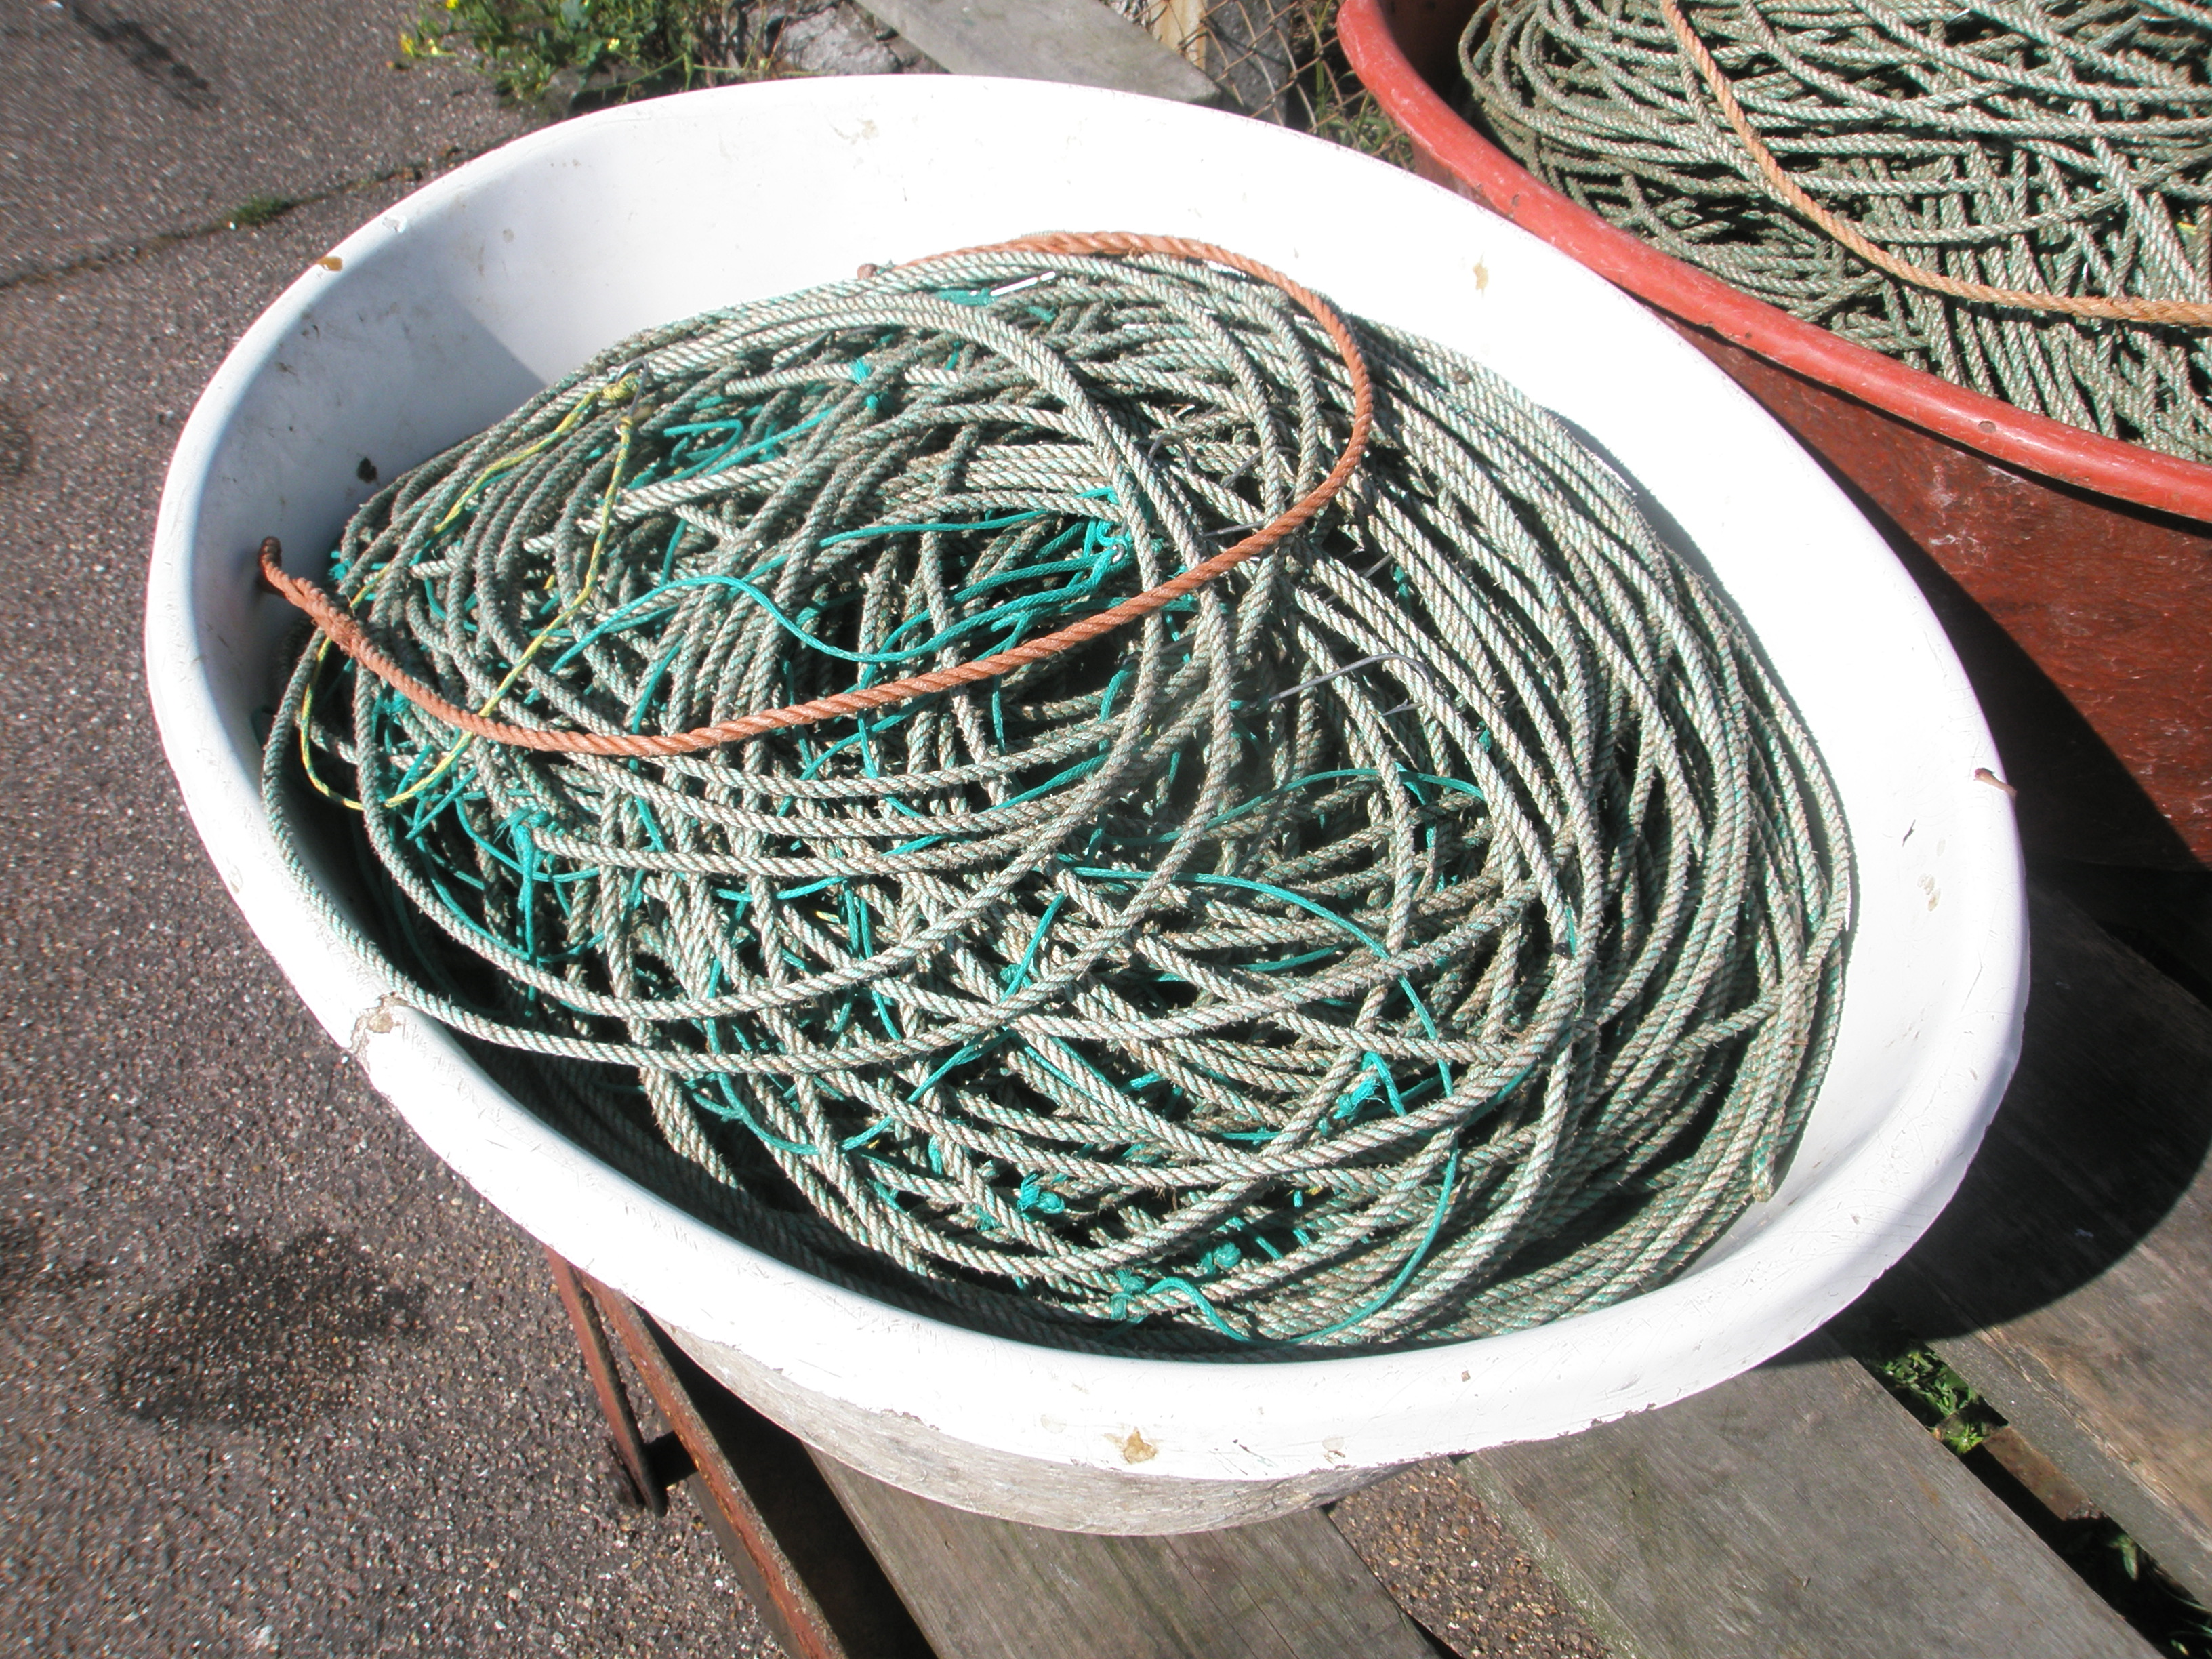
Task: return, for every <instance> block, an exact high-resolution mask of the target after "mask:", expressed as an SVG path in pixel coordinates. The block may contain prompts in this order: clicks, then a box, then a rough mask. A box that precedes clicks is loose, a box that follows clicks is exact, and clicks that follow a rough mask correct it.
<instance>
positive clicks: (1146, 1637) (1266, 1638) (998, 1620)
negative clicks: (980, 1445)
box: [815, 1453, 1435, 1659]
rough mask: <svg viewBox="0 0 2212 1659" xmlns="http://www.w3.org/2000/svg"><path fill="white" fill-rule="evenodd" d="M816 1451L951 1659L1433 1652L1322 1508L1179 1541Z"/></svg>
mask: <svg viewBox="0 0 2212 1659" xmlns="http://www.w3.org/2000/svg"><path fill="white" fill-rule="evenodd" d="M815 1461H816V1462H817V1463H818V1464H819V1465H820V1466H821V1469H822V1473H823V1476H824V1477H825V1478H826V1479H827V1480H829V1484H830V1486H831V1487H832V1488H834V1489H835V1490H836V1493H837V1496H838V1498H839V1499H840V1501H842V1503H843V1504H844V1506H845V1509H846V1511H847V1512H848V1514H850V1515H851V1516H852V1517H853V1520H854V1522H855V1524H857V1525H858V1526H859V1528H860V1532H861V1534H862V1536H864V1537H865V1538H866V1540H867V1541H868V1547H869V1548H871V1549H872V1550H873V1551H874V1552H875V1554H876V1559H878V1561H880V1562H882V1563H883V1566H884V1571H885V1572H887V1573H888V1574H889V1575H890V1579H891V1582H892V1583H894V1584H896V1586H897V1587H898V1590H899V1594H900V1595H902V1597H904V1598H905V1601H906V1604H907V1606H908V1607H910V1608H912V1609H913V1612H914V1616H915V1621H916V1622H917V1623H919V1624H920V1625H921V1629H922V1632H923V1634H925V1635H926V1636H927V1638H929V1642H930V1644H931V1646H932V1647H933V1648H934V1649H935V1650H937V1652H938V1654H939V1656H941V1659H1036V1656H1038V1655H1040V1654H1049V1655H1051V1656H1052V1659H1346V1656H1356V1659H1434V1654H1435V1650H1434V1649H1432V1648H1431V1646H1430V1645H1429V1644H1428V1642H1427V1640H1426V1638H1424V1637H1422V1636H1421V1634H1420V1633H1419V1632H1418V1631H1417V1630H1416V1629H1415V1628H1414V1627H1413V1625H1412V1623H1411V1622H1410V1621H1408V1620H1407V1618H1406V1616H1405V1614H1404V1613H1401V1612H1400V1611H1399V1609H1398V1607H1397V1604H1396V1603H1395V1602H1394V1601H1391V1600H1390V1598H1389V1595H1388V1594H1386V1593H1385V1592H1384V1590H1383V1587H1382V1586H1381V1585H1380V1584H1378V1583H1376V1581H1375V1577H1374V1575H1373V1574H1372V1573H1370V1572H1369V1571H1367V1568H1366V1565H1365V1564H1364V1563H1363V1562H1362V1561H1361V1560H1360V1559H1359V1558H1358V1555H1356V1554H1354V1553H1352V1547H1351V1546H1350V1545H1349V1544H1347V1543H1346V1542H1345V1541H1344V1539H1343V1537H1342V1535H1341V1534H1339V1533H1338V1532H1337V1530H1336V1528H1334V1527H1332V1526H1331V1525H1330V1524H1329V1523H1328V1519H1327V1517H1325V1516H1322V1514H1321V1513H1320V1512H1319V1511H1318V1510H1307V1511H1306V1512H1304V1513H1303V1514H1300V1515H1294V1516H1289V1517H1287V1518H1286V1519H1284V1520H1280V1521H1270V1522H1263V1523H1261V1525H1258V1526H1252V1527H1237V1528H1231V1530H1228V1531H1225V1532H1208V1533H1188V1534H1182V1535H1179V1536H1171V1537H1156V1538H1114V1537H1103V1536H1099V1535H1097V1534H1089V1533H1071V1532H1048V1531H1045V1530H1044V1529H1043V1528H1038V1527H1022V1526H1016V1525H1014V1524H1013V1523H1012V1522H1006V1521H994V1520H990V1519H987V1518H986V1517H985V1516H979V1515H969V1514H967V1513H965V1512H963V1511H962V1510H954V1509H948V1508H946V1507H945V1506H944V1505H943V1504H933V1503H931V1502H929V1501H928V1500H927V1499H926V1498H916V1497H914V1496H912V1495H911V1494H910V1493H907V1492H900V1491H898V1490H896V1488H894V1487H891V1486H884V1484H883V1483H882V1482H880V1481H878V1480H870V1479H869V1478H868V1477H867V1476H866V1475H864V1474H859V1473H857V1472H855V1471H854V1470H852V1469H849V1468H845V1467H844V1466H843V1465H842V1464H840V1463H838V1462H835V1461H834V1460H832V1459H830V1458H828V1457H824V1456H823V1455H820V1454H818V1453H817V1455H816V1458H815Z"/></svg>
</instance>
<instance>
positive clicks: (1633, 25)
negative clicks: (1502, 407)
mask: <svg viewBox="0 0 2212 1659" xmlns="http://www.w3.org/2000/svg"><path fill="white" fill-rule="evenodd" d="M2208 52H2212V11H2208V10H2206V9H2203V8H2202V7H2198V6H2193V5H2189V4H2169V3H2166V0H2088V3H2078V4H2067V3H2059V4H2050V3H2035V0H2024V3H2008V0H1975V3H1971V4H1966V5H1944V6H1928V5H1911V4H1908V5H1901V6H1896V7H1891V6H1884V5H1881V4H1878V3H1872V0H1812V3H1797V0H1791V3H1787V4H1772V3H1765V0H1725V3H1719V4H1713V5H1707V6H1692V7H1691V8H1690V9H1688V10H1687V11H1686V10H1685V9H1684V8H1683V6H1682V5H1681V4H1680V0H1626V3H1612V0H1606V3H1596V0H1486V3H1484V4H1482V5H1480V6H1479V7H1478V8H1477V9H1476V11H1475V14H1474V17H1473V18H1472V20H1471V21H1470V22H1469V24H1468V30H1467V33H1466V34H1465V35H1464V36H1463V37H1462V42H1461V59H1462V65H1463V67H1464V70H1465V71H1466V74H1467V77H1468V84H1469V86H1470V87H1471V88H1472V89H1473V92H1474V100H1475V103H1476V106H1477V107H1478V109H1479V111H1480V114H1481V116H1482V118H1483V119H1484V120H1485V122H1486V124H1487V125H1488V126H1489V127H1490V129H1491V131H1492V132H1493V133H1494V134H1495V136H1496V137H1498V140H1499V141H1500V143H1503V144H1504V146H1505V147H1506V148H1507V149H1510V151H1512V153H1513V154H1514V155H1515V156H1516V158H1517V159H1519V160H1520V161H1522V164H1523V165H1525V166H1527V167H1529V168H1530V170H1531V171H1533V172H1534V173H1537V174H1538V175H1539V176H1540V177H1541V178H1543V179H1545V180H1546V181H1547V182H1548V183H1550V184H1552V185H1555V186H1557V187H1558V188H1559V189H1560V190H1562V191H1565V192H1566V193H1567V194H1568V195H1569V196H1570V197H1572V198H1573V199H1574V200H1576V201H1577V203H1579V204H1581V205H1583V206H1584V207H1586V208H1589V209H1590V210H1593V211H1595V212H1597V213H1599V214H1600V215H1601V216H1604V217H1605V218H1607V220H1609V221H1611V222H1613V223H1615V224H1619V225H1621V226H1623V227H1624V228H1628V229H1631V230H1633V231H1635V232H1636V233H1637V234H1639V235H1642V236H1643V237H1644V238H1645V239H1646V240H1650V241H1651V242H1653V243H1654V244H1655V245H1656V246H1659V247H1660V248H1662V250H1663V251H1665V252H1668V253H1669V254H1672V255H1673V256H1674V257H1675V258H1680V259H1684V260H1686V261H1687V262H1689V263H1690V264H1695V265H1697V266H1699V268H1701V269H1703V270H1708V271H1710V272H1711V273H1712V274H1713V275H1715V276H1720V277H1722V278H1723V279H1724V280H1726V281H1728V282H1730V283H1735V285H1736V286H1738V287H1740V288H1741V289H1745V290H1746V291H1747V292H1748V293H1751V294H1753V295H1757V296H1758V297H1759V298H1761V299H1763V300H1766V301H1769V302H1771V303H1772V304H1775V305H1777V306H1779V307H1783V308H1784V309H1785V310H1787V311H1790V313H1793V314H1795V315H1796V316H1799V317H1802V318H1804V319H1808V320H1810V321H1814V322H1817V323H1820V325H1823V326H1825V327H1827V328H1830V329H1832V330H1833V331H1836V332H1837V333H1838V334H1841V335H1843V336H1844V337H1846V338H1848V339H1850V340H1853V341H1855V342H1857V343H1859V344H1862V345H1866V346H1869V347H1871V348H1872V349H1875V350H1878V351H1882V352H1885V353H1887V354H1888V355H1889V356H1895V357H1899V358H1901V359H1903V360H1905V361H1906V362H1911V363H1912V364H1913V365H1914V366H1916V367H1918V368H1924V369H1928V370H1929V371H1931V372H1932V373H1935V374H1938V375H1941V376H1942V378H1944V379H1945V380H1951V381H1954V383H1956V384H1959V385H1962V386H1972V387H1973V388H1974V389H1975V390H1977V391H1979V392H1985V393H1988V394H1989V395H1990V396H1993V397H1997V398H2004V399H2005V400H2007V401H2008V402H2010V403H2013V404H2016V405H2018V406H2019V407H2021V408H2022V409H2027V410H2033V411H2035V412H2037V413H2039V414H2044V415H2048V416H2053V417H2055V418H2057V419H2059V420H2063V421H2066V422H2071V423H2072V424H2074V425H2076V426H2080V427H2083V428H2088V429H2090V430H2093V431H2098V432H2101V433H2104V434H2105V435H2108V436H2112V437H2120V438H2127V439H2131V440H2134V441H2139V442H2142V443H2144V444H2146V445H2148V446H2149V447H2153V448H2156V449H2160V450H2164V451H2166V452H2167V453H2172V454H2178V455H2183V456H2188V457H2191V458H2195V459H2212V411H2208V407H2207V404H2206V401H2205V399H2206V392H2207V389H2208V386H2212V338H2208V336H2207V335H2206V333H2205V331H2206V330H2207V329H2208V328H2212V82H2208V81H2207V79H2206V75H2205V64H2206V59H2207V55H2208Z"/></svg>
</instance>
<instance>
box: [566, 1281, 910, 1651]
mask: <svg viewBox="0 0 2212 1659" xmlns="http://www.w3.org/2000/svg"><path fill="white" fill-rule="evenodd" d="M578 1277H579V1278H580V1279H582V1281H583V1285H584V1287H585V1288H586V1291H588V1292H589V1294H590V1295H591V1297H592V1300H593V1301H595V1302H597V1303H598V1304H599V1308H600V1310H602V1311H603V1312H604V1314H605V1317H606V1320H607V1322H608V1323H609V1324H610V1325H611V1326H612V1327H613V1328H614V1331H615V1334H616V1335H617V1337H619V1338H620V1339H621V1341H622V1344H623V1346H624V1347H625V1348H627V1349H628V1350H629V1356H630V1360H631V1363H632V1364H635V1366H636V1367H637V1370H638V1375H639V1376H641V1377H642V1378H643V1379H644V1382H645V1386H646V1388H647V1390H648V1391H649V1392H650V1393H651V1394H652V1395H653V1403H654V1404H655V1405H656V1406H658V1407H659V1408H660V1414H661V1416H662V1417H663V1418H665V1419H666V1420H667V1423H668V1425H669V1427H671V1429H673V1430H675V1431H676V1437H677V1438H678V1439H679V1440H681V1441H682V1442H683V1443H684V1449H685V1450H686V1451H688V1452H690V1454H691V1462H692V1463H693V1465H694V1466H695V1467H696V1468H697V1469H698V1472H699V1479H700V1480H701V1481H702V1483H703V1484H704V1486H705V1487H706V1490H707V1493H708V1496H709V1497H710V1498H712V1499H713V1500H714V1507H715V1508H716V1509H717V1510H720V1511H721V1516H722V1518H723V1520H725V1521H726V1522H727V1523H728V1526H729V1529H730V1531H731V1532H732V1534H735V1536H736V1541H737V1542H738V1545H739V1546H740V1547H742V1548H743V1550H744V1554H745V1556H746V1557H747V1558H748V1559H750V1563H751V1565H752V1567H753V1569H754V1571H753V1573H752V1574H750V1575H748V1577H753V1578H754V1580H755V1582H754V1583H753V1584H752V1585H751V1586H750V1588H751V1589H752V1590H753V1591H754V1594H755V1595H756V1596H757V1597H760V1598H762V1599H761V1606H760V1611H761V1613H762V1614H763V1617H764V1618H765V1620H767V1622H768V1624H769V1627H770V1628H771V1630H772V1631H773V1632H774V1633H775V1636H776V1637H777V1638H778V1639H779V1640H781V1642H782V1644H783V1645H784V1646H785V1647H786V1648H787V1650H789V1651H790V1653H791V1655H792V1656H793V1659H854V1656H852V1655H850V1654H848V1650H847V1649H846V1646H845V1644H843V1643H842V1641H841V1640H840V1639H839V1638H838V1635H837V1632H836V1629H835V1628H834V1627H833V1626H832V1625H831V1624H830V1621H829V1617H828V1615H827V1614H825V1613H824V1612H823V1608H822V1605H821V1603H820V1602H819V1601H817V1600H816V1598H815V1595H814V1593H813V1591H812V1590H811V1589H809V1588H808V1587H807V1584H806V1583H805V1580H804V1579H803V1578H802V1577H800V1575H799V1570H798V1569H797V1567H795V1566H794V1565H793V1563H792V1560H791V1558H790V1557H789V1556H788V1555H787V1554H786V1553H785V1552H784V1548H783V1545H782V1543H781V1541H780V1540H779V1539H778V1538H777V1537H776V1534H775V1530H774V1529H773V1528H771V1527H770V1526H769V1522H768V1520H767V1517H766V1516H763V1514H762V1513H761V1510H760V1506H759V1505H758V1504H756V1503H755V1502H754V1501H753V1496H752V1494H751V1493H750V1492H749V1491H747V1490H746V1487H745V1483H744V1480H742V1479H741V1478H740V1477H739V1476H738V1472H737V1470H736V1468H734V1467H733V1466H732V1463H731V1462H730V1459H729V1457H728V1455H726V1452H725V1451H724V1449H723V1447H722V1443H721V1441H720V1437H718V1436H717V1435H716V1433H715V1431H714V1427H713V1425H710V1424H709V1423H708V1421H707V1419H706V1418H705V1417H704V1416H703V1415H702V1413H701V1410H700V1405H699V1402H698V1401H696V1400H695V1399H694V1398H693V1395H692V1393H691V1390H690V1389H689V1388H687V1387H686V1386H685V1383H684V1378H683V1377H682V1376H681V1375H680V1374H679V1372H678V1370H677V1364H676V1361H677V1359H678V1357H679V1356H678V1354H676V1353H672V1352H671V1347H672V1346H673V1345H671V1344H670V1343H669V1341H668V1339H667V1338H666V1337H665V1336H664V1335H662V1334H661V1333H660V1331H659V1328H656V1327H654V1326H653V1324H652V1323H651V1322H650V1321H648V1320H647V1319H646V1318H645V1317H644V1316H643V1315H641V1313H640V1312H639V1311H638V1310H636V1309H635V1308H634V1307H632V1306H631V1305H630V1304H629V1302H627V1301H626V1300H624V1299H623V1297H620V1296H618V1295H617V1294H616V1293H615V1292H613V1291H610V1290H608V1289H606V1287H605V1286H604V1285H599V1283H597V1282H596V1281H595V1280H592V1279H589V1278H588V1277H585V1276H584V1275H581V1274H579V1275H578ZM717 1530H718V1531H719V1530H720V1528H717ZM858 1659H874V1656H873V1655H872V1654H862V1655H860V1656H858Z"/></svg>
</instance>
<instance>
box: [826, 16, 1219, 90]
mask: <svg viewBox="0 0 2212 1659" xmlns="http://www.w3.org/2000/svg"><path fill="white" fill-rule="evenodd" d="M861 4H862V6H863V8H864V9H866V10H867V11H868V12H870V13H871V14H872V15H874V16H875V17H877V18H878V20H880V21H883V22H884V23H886V24H888V25H889V26H890V27H892V28H895V29H896V30H897V31H898V32H899V33H901V34H902V35H904V36H905V37H906V38H907V39H908V40H910V41H912V42H913V43H914V45H915V47H916V48H917V49H918V50H919V51H921V52H923V53H924V54H926V55H927V56H928V57H930V58H933V59H935V60H936V61H937V62H938V63H939V64H942V65H943V66H944V67H945V69H947V70H951V72H952V73H953V74H955V75H1005V76H1012V77H1013V78H1014V79H1016V80H1019V81H1065V82H1073V84H1074V85H1076V86H1079V87H1107V88H1111V89H1113V90H1114V91H1116V92H1140V93H1143V94H1146V96H1148V97H1152V98H1168V99H1172V100H1175V101H1176V102H1177V103H1182V104H1214V103H1218V102H1219V101H1220V99H1221V88H1218V87H1217V86H1215V85H1214V84H1213V82H1212V81H1209V80H1208V79H1206V76H1205V75H1204V74H1203V73H1202V72H1201V71H1200V70H1198V69H1197V68H1195V67H1194V65H1193V64H1190V63H1189V62H1188V60H1187V59H1185V58H1183V57H1182V54H1181V53H1180V52H1175V51H1173V50H1171V49H1170V47H1168V46H1165V45H1164V44H1163V43H1162V42H1160V41H1158V40H1154V39H1153V38H1152V35H1150V34H1149V33H1146V31H1145V30H1143V29H1141V28H1139V27H1138V26H1137V25H1136V24H1134V23H1132V22H1131V21H1129V20H1128V19H1127V18H1126V17H1123V16H1121V15H1120V14H1118V13H1116V12H1114V11H1110V10H1109V9H1107V8H1106V7H1105V6H1103V5H1102V4H1100V3H1099V0H861Z"/></svg>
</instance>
